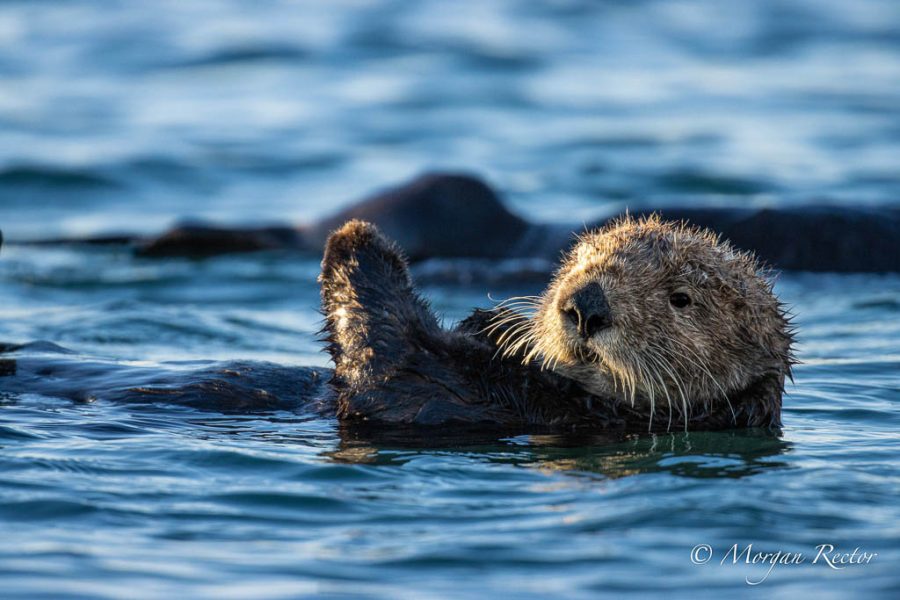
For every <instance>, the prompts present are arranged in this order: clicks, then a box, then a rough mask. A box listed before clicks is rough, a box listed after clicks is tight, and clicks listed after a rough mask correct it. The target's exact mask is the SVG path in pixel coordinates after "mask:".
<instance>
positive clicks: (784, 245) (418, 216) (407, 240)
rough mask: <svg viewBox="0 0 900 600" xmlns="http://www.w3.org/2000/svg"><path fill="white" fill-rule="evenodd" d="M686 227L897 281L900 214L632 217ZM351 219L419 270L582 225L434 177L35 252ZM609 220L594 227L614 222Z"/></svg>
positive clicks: (157, 253)
mask: <svg viewBox="0 0 900 600" xmlns="http://www.w3.org/2000/svg"><path fill="white" fill-rule="evenodd" d="M632 213H633V214H634V215H635V216H642V215H648V214H651V213H657V214H659V215H661V216H662V217H663V218H664V219H666V220H674V221H678V220H687V221H690V222H691V223H693V224H695V225H698V226H700V227H703V228H706V229H710V230H712V231H715V232H717V233H719V234H721V235H722V236H723V237H725V238H727V239H729V240H731V242H732V243H733V244H734V245H735V246H736V247H737V248H739V249H741V250H746V251H751V252H754V253H755V254H756V256H757V257H758V258H759V259H760V260H762V261H763V262H765V263H766V264H768V265H771V266H773V267H776V268H778V269H781V270H797V271H835V272H845V273H851V272H861V273H862V272H867V273H879V272H900V207H897V206H884V207H847V206H843V207H836V206H828V205H807V206H798V207H787V208H694V207H677V206H675V207H668V208H658V207H657V208H654V209H646V210H641V209H638V210H634V211H632ZM350 219H362V220H366V221H370V222H372V223H374V224H375V225H377V226H378V227H379V228H381V230H382V231H384V232H385V233H386V234H387V235H389V236H390V237H391V238H392V239H395V240H397V242H399V243H400V244H401V245H402V246H403V248H404V249H405V251H406V253H407V256H408V257H409V259H410V260H412V261H419V260H425V259H428V258H484V259H496V258H540V259H544V260H547V261H554V260H556V258H557V257H558V256H559V253H560V252H561V251H564V250H565V249H567V248H569V247H570V246H571V245H572V243H573V241H574V236H573V231H576V230H580V229H581V228H582V227H581V225H580V224H578V225H576V224H574V223H573V224H572V225H571V226H567V225H548V224H543V223H532V222H530V221H527V220H525V219H523V218H521V217H519V216H517V215H515V214H513V213H512V212H510V211H509V210H508V209H507V208H506V207H505V206H504V204H503V202H502V201H501V199H500V198H499V196H498V195H497V193H495V192H494V190H492V189H491V188H490V186H488V185H487V184H485V183H484V182H483V181H481V180H480V179H478V178H477V177H474V176H471V175H466V174H456V173H427V174H424V175H422V176H420V177H417V178H415V179H413V180H411V181H408V182H406V183H403V184H401V185H398V186H396V187H393V188H390V189H387V190H384V191H382V192H379V193H376V194H374V195H373V196H370V197H368V198H365V199H363V200H361V201H359V202H357V203H356V204H353V205H351V206H350V207H348V208H346V209H343V210H341V211H339V212H338V213H337V214H335V215H333V216H331V217H329V218H326V219H323V220H320V221H317V222H313V223H306V224H302V225H292V224H275V225H272V226H267V227H223V226H215V225H209V224H196V223H195V224H184V225H180V226H177V227H175V228H173V229H171V230H169V231H167V232H165V233H163V234H162V235H159V236H156V237H152V238H143V237H140V236H133V235H127V234H113V235H100V236H95V237H90V238H72V239H49V240H37V241H32V242H29V243H36V244H68V243H73V244H117V245H118V244H125V245H130V246H132V247H133V248H134V250H135V252H136V253H137V254H138V255H140V256H145V257H171V256H192V257H206V256H214V255H218V254H225V253H230V252H255V251H261V250H287V251H300V252H309V253H318V252H319V250H320V249H321V248H322V244H323V243H324V242H325V240H326V238H327V237H328V234H329V233H330V232H331V231H333V230H334V229H335V228H337V227H339V226H340V225H341V224H342V223H344V222H345V221H347V220H350ZM608 222H609V220H608V219H603V220H600V221H597V222H594V223H588V224H587V225H588V227H589V228H594V227H601V226H603V225H605V224H606V223H608Z"/></svg>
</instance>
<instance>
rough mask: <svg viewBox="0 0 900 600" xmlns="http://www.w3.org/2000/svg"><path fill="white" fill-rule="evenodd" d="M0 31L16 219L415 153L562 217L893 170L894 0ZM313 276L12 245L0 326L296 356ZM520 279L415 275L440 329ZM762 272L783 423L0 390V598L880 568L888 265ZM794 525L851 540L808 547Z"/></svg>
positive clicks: (268, 18)
mask: <svg viewBox="0 0 900 600" xmlns="http://www.w3.org/2000/svg"><path fill="white" fill-rule="evenodd" d="M0 47H2V48H3V52H2V53H0V133H2V138H0V139H2V143H0V225H2V228H3V231H4V233H5V235H6V237H7V238H8V239H12V240H15V239H27V238H34V237H49V236H53V235H63V234H65V235H69V234H88V233H102V232H107V231H121V230H125V231H135V232H153V231H157V230H159V229H161V228H163V227H165V226H167V225H169V224H171V223H172V222H173V221H175V220H177V219H181V218H187V217H201V218H210V219H215V220H217V221H219V222H226V223H247V222H268V221H291V222H297V221H306V220H312V219H315V218H317V217H318V216H321V215H324V214H327V213H329V212H331V211H333V210H335V209H336V208H338V207H339V206H341V205H344V204H346V203H348V202H352V201H353V200H355V199H356V198H358V197H360V196H362V195H365V194H367V193H370V192H372V191H373V190H376V189H378V188H380V187H382V186H384V185H390V184H394V183H396V182H398V181H400V180H402V179H404V178H406V177H409V176H411V175H413V174H415V173H417V172H419V171H421V170H423V169H427V168H442V169H451V168H452V169H466V170H470V171H473V172H476V173H479V174H482V175H483V176H485V177H486V178H487V179H488V180H489V181H491V182H492V184H493V185H495V186H496V187H497V188H498V189H499V190H501V191H502V193H503V194H504V197H505V198H506V199H507V200H508V201H509V203H510V204H511V206H513V208H514V209H515V210H516V211H518V212H520V213H521V214H524V215H526V216H529V217H531V218H533V219H536V220H538V219H539V220H554V221H561V222H573V223H574V222H577V221H579V220H581V219H591V218H593V217H596V216H598V215H601V214H606V213H609V212H613V211H617V210H620V209H622V208H623V207H625V206H630V207H636V206H659V205H664V204H667V203H669V204H671V203H685V202H690V203H695V204H704V205H731V206H734V205H748V204H753V205H788V204H792V205H798V204H799V205H802V204H803V203H806V202H812V201H815V202H827V203H833V204H837V205H850V204H852V203H867V204H874V205H881V204H888V203H895V202H897V199H898V198H900V160H898V158H897V157H898V156H900V128H898V123H900V83H898V82H900V8H898V5H897V4H896V3H893V2H889V1H884V2H875V1H859V2H854V3H845V2H837V1H831V0H828V1H821V0H820V1H817V2H800V1H787V0H785V1H775V0H770V1H765V2H762V1H761V2H754V3H741V4H740V5H738V4H737V3H727V4H726V3H718V2H713V1H712V0H706V1H700V0H695V1H692V2H680V3H662V2H627V3H625V2H621V3H620V2H610V3H602V4H597V3H589V2H583V3H582V2H578V1H574V0H572V1H563V0H559V1H556V2H552V3H547V4H545V5H541V6H538V5H537V4H536V3H532V2H527V1H524V0H522V1H503V2H491V3H488V2H471V3H445V2H438V1H433V2H424V3H419V4H417V5H416V6H415V7H411V6H410V5H409V4H408V3H402V2H394V3H370V2H363V1H353V2H350V1H348V2H330V3H328V5H327V7H326V6H325V5H323V4H321V3H289V2H256V3H252V4H248V3H239V2H227V1H222V2H206V1H195V2H190V3H185V2H175V1H172V2H165V1H162V2H152V3H151V2H146V3H136V2H115V1H112V0H109V1H106V0H93V1H69V2H63V1H58V2H51V1H44V2H26V1H19V2H17V1H7V2H4V3H2V4H0ZM317 270H318V267H317V258H316V257H314V256H298V255H284V254H259V255H249V256H240V257H222V258H216V259H212V260H207V261H200V262H195V261H188V260H175V259H173V260H164V261H155V260H140V259H135V258H133V257H131V256H130V255H128V254H127V253H125V252H124V251H122V250H120V249H116V248H99V249H98V248H93V249H78V248H43V249H41V248H34V247H27V246H16V245H8V246H7V247H5V248H4V249H3V253H2V255H0V281H2V285H0V341H10V342H13V341H14V342H25V341H31V340H50V341H53V342H56V343H58V344H61V345H63V346H65V347H67V348H70V349H73V350H75V351H76V352H78V353H80V354H81V355H83V356H85V357H100V358H104V359H111V360H119V361H122V362H128V363H129V364H138V365H146V366H151V367H152V366H153V365H154V364H156V363H159V362H163V361H181V360H200V359H212V360H238V359H240V360H270V361H274V362H277V363H279V364H284V365H319V366H325V365H327V361H326V357H325V355H324V354H323V353H322V352H321V351H320V350H319V346H318V344H317V343H316V342H315V332H316V330H317V329H318V327H319V315H318V314H317V312H316V304H317V289H316V285H315V275H316V274H317ZM539 287H540V285H539V284H534V283H525V282H523V283H522V284H521V285H515V284H513V285H510V286H508V287H498V286H494V287H489V286H485V285H479V284H478V283H473V284H471V285H467V286H461V285H449V284H446V285H437V284H435V285H432V286H430V287H427V288H426V289H425V293H426V295H427V296H428V297H429V298H430V299H432V301H433V302H434V304H435V307H436V309H437V310H438V311H439V312H440V313H441V314H443V315H444V316H445V318H446V319H447V321H449V322H452V321H454V320H456V319H459V318H461V317H463V316H464V315H465V314H466V313H467V311H468V310H469V309H470V308H471V307H472V306H476V305H479V306H486V305H489V304H490V301H489V300H488V298H487V294H488V293H490V294H491V295H492V297H495V298H498V297H503V296H505V295H509V294H519V293H529V292H534V291H536V290H537V289H539ZM777 290H778V292H779V294H780V295H781V297H782V298H783V299H784V300H785V301H786V302H787V303H788V304H790V305H791V306H792V307H793V311H794V312H795V313H796V315H797V323H798V327H799V332H800V335H799V344H798V353H799V356H800V358H801V359H802V360H803V364H801V365H799V366H798V367H797V369H796V373H795V375H796V383H795V385H791V386H790V387H789V389H788V392H789V395H788V396H787V398H786V405H785V412H784V423H785V426H784V430H783V431H782V433H781V434H780V435H771V434H763V433H760V432H755V431H739V432H724V433H703V434H696V433H691V434H685V433H674V434H671V435H658V436H653V437H636V438H630V439H627V440H624V441H610V440H604V439H601V438H595V439H579V440H567V439H562V438H557V437H553V436H533V437H516V438H511V439H501V440H490V439H487V440H462V441H460V440H455V441H454V440H442V441H443V442H444V443H443V444H441V443H439V442H441V440H438V441H432V442H433V443H432V444H430V447H424V444H423V443H422V442H421V441H416V440H407V441H406V443H404V441H403V440H396V441H393V442H378V443H376V442H372V441H367V440H361V439H354V438H353V437H352V436H349V435H347V434H346V433H345V432H342V431H340V429H339V428H338V427H337V424H336V423H335V422H334V421H331V420H327V419H317V418H314V417H312V416H310V415H306V414H303V413H296V414H295V413H272V414H258V415H243V416H242V415H227V414H222V413H216V412H204V411H200V410H195V409H188V408H184V407H181V408H179V407H175V406H156V407H147V406H134V405H122V404H111V403H104V402H102V401H100V402H96V403H91V404H73V403H70V402H67V401H63V400H60V399H57V398H51V397H44V396H40V395H36V394H17V395H9V394H6V395H3V396H2V397H0V446H2V452H0V528H2V529H0V532H2V535H0V580H2V584H3V595H4V597H21V596H41V597H48V598H63V597H172V596H177V597H184V596H207V597H238V598H244V597H273V598H282V597H297V596H304V595H307V596H326V597H328V596H330V597H343V596H356V595H368V596H372V597H383V598H397V597H410V598H412V597H415V598H420V597H467V598H481V597H485V596H494V597H518V598H545V597H573V598H579V597H585V598H586V597H594V596H597V595H609V596H615V597H619V596H622V595H625V594H627V593H629V592H630V593H631V594H633V595H638V596H641V595H655V596H658V595H660V594H661V593H666V594H671V595H674V596H691V597H695V598H696V597H719V596H721V595H722V594H724V593H727V594H735V595H750V594H760V595H762V594H764V595H767V596H771V597H787V596H790V597H795V596H798V595H802V596H805V595H809V594H812V593H814V594H816V595H817V597H820V598H828V597H845V596H847V595H850V593H851V592H856V593H860V592H864V593H865V594H866V595H867V596H870V597H879V596H880V597H896V596H897V594H898V592H900V577H898V576H897V574H896V564H897V561H898V559H900V547H898V543H897V539H898V534H900V509H898V507H897V497H898V492H900V464H898V452H897V450H898V443H897V442H898V438H900V436H898V425H900V407H898V398H900V394H898V391H900V369H898V366H900V319H898V314H900V277H898V276H896V275H891V276H834V275H809V274H784V275H782V277H781V278H780V280H779V282H778V286H777ZM700 544H709V545H710V546H711V547H712V549H713V552H714V558H713V560H712V561H711V562H710V563H708V564H705V565H695V564H693V563H692V562H691V550H692V548H694V547H696V546H698V545H700ZM733 544H738V545H739V550H742V549H743V548H744V547H746V546H747V545H748V544H753V548H754V551H765V552H776V551H782V552H802V553H804V554H805V555H806V556H807V558H806V562H805V563H804V564H801V565H779V566H777V567H776V568H774V570H773V571H772V573H771V574H770V575H769V576H768V578H766V580H765V581H764V582H763V583H760V584H759V585H757V586H749V585H747V583H746V582H745V579H746V578H749V579H750V580H751V581H758V580H759V579H761V578H762V577H763V576H764V575H765V573H766V571H767V570H768V566H767V565H746V564H739V565H734V564H731V561H730V559H727V560H726V562H725V564H720V560H721V559H722V558H723V556H725V553H726V552H727V551H728V550H729V549H730V548H731V547H732V545H733ZM819 544H832V545H834V546H835V547H836V548H837V549H839V550H842V551H844V552H852V551H853V550H854V548H857V547H858V548H860V550H861V551H865V552H870V553H878V556H877V557H875V558H874V560H872V561H871V562H869V563H868V564H860V565H851V566H848V567H847V568H846V569H843V570H833V569H830V568H829V567H827V565H824V564H822V562H821V561H819V562H818V563H817V564H811V562H812V559H813V558H814V557H815V555H816V549H815V548H816V546H817V545H819ZM699 552H702V550H700V551H699Z"/></svg>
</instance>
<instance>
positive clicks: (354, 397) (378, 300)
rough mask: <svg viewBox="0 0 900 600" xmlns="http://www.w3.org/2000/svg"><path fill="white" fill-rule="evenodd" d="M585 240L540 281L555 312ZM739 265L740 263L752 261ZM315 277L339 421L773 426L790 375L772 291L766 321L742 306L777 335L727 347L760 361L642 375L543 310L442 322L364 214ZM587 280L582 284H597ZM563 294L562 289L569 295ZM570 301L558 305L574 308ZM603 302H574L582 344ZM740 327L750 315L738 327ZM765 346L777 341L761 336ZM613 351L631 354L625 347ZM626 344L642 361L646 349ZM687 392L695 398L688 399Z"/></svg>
mask: <svg viewBox="0 0 900 600" xmlns="http://www.w3.org/2000/svg"><path fill="white" fill-rule="evenodd" d="M706 243H707V244H712V240H711V239H707V240H706ZM582 250H583V248H581V247H579V248H576V249H575V250H574V251H573V253H574V254H573V256H574V258H573V257H570V259H569V261H568V262H567V263H566V264H565V265H564V267H563V271H561V274H560V275H558V277H557V279H556V282H555V284H554V285H553V286H551V288H550V290H549V291H548V295H549V296H550V297H551V304H553V307H554V310H555V309H556V308H560V306H558V305H559V304H560V300H559V295H560V287H559V282H560V281H562V280H565V281H568V282H569V283H571V281H569V279H568V278H567V277H568V275H567V274H571V272H572V271H573V267H575V268H579V267H582V266H585V265H584V264H583V263H584V261H583V260H581V259H579V258H578V254H577V253H578V252H580V251H582ZM727 250H728V249H725V250H724V251H727ZM573 261H574V262H573ZM747 261H749V259H747V260H745V262H744V263H742V267H748V266H749V265H750V263H749V262H747ZM588 266H592V267H594V266H595V265H588ZM632 266H635V265H632ZM576 270H577V269H576ZM743 275H744V274H743V272H742V273H740V276H743ZM580 276H582V277H584V273H581V274H580ZM588 279H590V278H588ZM320 282H321V285H322V307H323V312H324V313H325V330H324V333H325V338H326V341H327V343H328V352H329V353H330V354H331V357H332V359H333V361H334V365H335V370H334V373H333V376H332V379H331V381H330V383H329V385H330V387H331V389H332V391H333V393H334V394H335V396H336V406H337V415H338V417H339V418H340V419H342V420H344V421H351V422H376V423H394V424H404V425H408V424H417V425H449V424H481V425H494V426H502V427H516V428H518V427H549V428H555V429H579V428H589V429H608V428H622V429H644V430H647V429H650V430H660V429H662V430H666V429H672V428H676V427H677V428H685V429H724V428H729V427H754V426H777V425H779V424H780V417H781V396H782V392H783V384H784V377H785V376H786V375H789V373H790V364H791V357H790V348H789V347H790V335H789V333H788V332H787V330H786V327H787V323H786V321H784V319H783V318H782V315H781V313H780V311H779V309H778V305H777V302H776V301H774V299H773V300H772V304H771V306H768V307H767V309H772V310H774V311H775V313H773V315H767V316H771V317H773V319H774V320H773V321H772V322H771V323H767V324H766V325H759V324H756V323H755V322H752V323H751V322H750V321H749V319H750V313H748V314H747V315H746V318H747V319H748V323H749V325H750V326H751V327H752V326H757V327H760V328H764V327H766V326H768V325H771V326H772V327H773V328H774V329H773V331H772V332H769V331H768V330H766V331H763V332H762V333H766V334H768V333H771V334H772V336H773V337H772V338H771V339H768V338H766V339H762V338H760V339H759V340H757V339H755V338H754V339H753V340H750V341H746V342H744V343H743V345H741V344H740V343H738V345H737V346H736V348H737V349H736V350H735V352H736V353H737V356H736V360H737V361H738V362H739V361H740V360H741V359H743V358H746V359H748V360H755V359H757V358H759V357H760V356H762V355H765V356H767V357H769V360H766V361H765V362H764V364H761V365H759V366H757V367H754V366H752V365H740V368H739V369H738V368H737V365H736V364H732V363H729V364H727V365H724V366H723V368H722V369H721V370H720V371H721V372H718V371H716V370H713V371H710V368H711V365H706V364H703V365H702V366H699V367H696V368H695V369H694V371H688V372H686V373H681V374H680V375H679V374H677V373H675V372H670V371H668V370H666V369H667V367H666V366H665V365H663V364H662V363H661V362H655V363H653V364H654V365H655V370H654V371H653V376H652V377H651V376H650V375H649V374H648V373H649V372H648V371H640V372H638V373H634V372H629V373H628V374H627V375H622V376H621V377H619V376H617V375H616V372H615V368H614V367H611V366H610V364H608V363H607V364H604V363H603V362H602V360H599V359H598V360H591V359H587V358H586V354H588V353H590V354H592V355H593V356H595V357H597V356H598V352H597V349H596V348H594V349H591V348H590V347H588V346H586V345H573V344H572V343H571V341H569V340H565V339H563V337H564V336H565V335H570V334H571V333H572V332H571V331H570V330H571V329H572V327H571V325H572V323H570V325H564V323H565V321H560V320H559V319H557V323H558V325H557V327H556V330H554V329H553V327H552V326H550V325H548V323H549V317H546V311H545V313H544V316H543V317H542V318H541V319H539V320H536V321H535V320H531V319H528V318H527V317H525V316H523V315H521V314H518V313H516V312H514V311H509V310H507V309H503V308H501V309H498V310H495V311H487V312H486V311H476V313H474V314H473V315H472V316H471V317H470V318H469V319H467V320H465V321H463V322H462V323H461V324H460V326H459V327H457V328H456V329H454V330H445V329H442V328H441V327H440V325H439V324H438V321H437V319H436V317H435V316H434V314H433V313H432V312H431V310H430V309H429V307H428V305H427V303H426V302H425V301H424V300H422V298H421V297H419V295H418V294H417V293H416V292H415V290H414V289H413V285H412V281H411V279H410V276H409V272H408V269H407V265H406V262H405V261H404V259H403V258H402V256H401V254H400V252H399V250H398V249H397V248H396V247H395V246H394V245H393V244H392V243H391V242H389V241H388V240H386V239H385V238H384V237H382V236H381V234H380V233H379V232H378V231H377V229H376V228H375V227H374V226H373V225H371V224H368V223H364V222H360V221H351V222H349V223H347V224H346V225H344V226H343V227H342V228H341V229H339V230H337V231H336V232H335V233H334V234H332V235H331V237H330V238H329V239H328V242H327V244H326V248H325V256H324V259H323V261H322V275H321V277H320ZM719 283H721V282H719ZM750 283H752V284H754V285H756V284H757V282H756V281H755V280H754V281H751V282H750ZM584 289H587V290H588V293H590V292H591V290H592V289H593V288H590V287H587V288H584ZM579 291H583V290H582V289H581V288H580V289H579ZM766 292H768V293H769V294H770V290H769V288H765V292H762V291H761V292H760V294H761V296H760V297H761V298H767V297H766V295H765V294H766ZM570 300H571V299H570V298H568V297H566V299H565V302H569V301H570ZM756 300H758V298H756ZM565 302H563V305H562V306H561V308H562V312H563V313H565V311H566V310H569V309H568V308H566V306H567V305H566V304H565ZM606 303H607V301H606V299H605V298H603V299H600V298H599V297H596V295H595V297H593V298H588V299H586V300H585V301H584V302H582V309H583V310H584V311H585V314H584V315H582V316H581V317H583V319H584V321H585V322H584V323H579V324H577V327H576V329H583V330H584V331H583V332H582V334H583V337H584V339H583V340H582V341H589V340H590V338H591V337H592V336H593V335H594V334H596V333H597V331H590V329H591V327H588V325H587V323H588V322H590V320H591V319H594V318H599V319H603V318H612V317H609V315H605V316H604V315H601V316H598V315H597V314H591V315H588V314H586V313H587V311H594V312H595V313H598V314H599V313H600V312H604V311H606V310H607V308H608V307H606V308H604V307H605V305H606ZM548 306H549V305H548ZM545 308H546V310H547V311H549V310H550V309H549V308H547V307H545ZM754 310H755V307H754ZM607 312H608V311H607ZM735 316H737V315H735ZM581 317H579V318H581ZM529 324H530V325H529ZM595 325H597V323H595ZM645 325H647V326H649V325H650V324H645ZM741 325H747V323H745V324H742V323H737V324H736V327H737V328H738V329H740V327H741ZM597 326H598V327H599V325H597ZM541 328H543V329H541ZM526 330H527V331H528V332H529V333H528V334H527V335H524V336H523V332H525V331H526ZM661 331H665V328H662V329H661ZM587 334H590V335H587ZM534 335H538V336H539V337H540V336H543V339H538V338H535V337H534ZM554 336H555V337H554ZM579 339H580V338H579ZM713 341H715V340H713ZM766 343H769V344H773V345H777V348H776V347H773V348H766V347H762V346H760V344H763V346H764V345H765V344H766ZM548 344H549V345H550V346H549V347H548ZM758 346H759V347H758ZM750 347H752V348H753V349H754V350H758V352H757V351H754V352H751V351H750V349H749V348H750ZM548 348H552V349H548ZM741 348H743V349H745V350H746V352H745V353H744V354H741V353H740V349H741ZM618 351H619V352H620V353H627V352H628V350H627V348H624V347H620V348H618ZM554 352H557V353H558V354H559V353H561V354H565V355H566V356H560V355H556V354H554ZM632 353H633V354H634V356H636V357H637V356H639V355H640V353H641V349H640V348H634V349H632ZM653 360H655V361H662V360H663V358H659V357H658V358H654V359H653ZM677 366H678V368H681V369H682V370H683V369H684V368H685V365H684V364H679V365H677ZM695 366H696V365H695ZM628 368H629V367H627V366H623V367H621V369H624V370H627V369H628ZM671 368H672V369H674V368H675V365H673V366H672V367H671ZM729 369H730V370H729ZM713 373H716V374H717V375H718V376H721V377H724V379H725V381H724V383H718V382H716V381H712V380H711V379H710V378H712V377H715V376H716V375H714V374H713ZM685 378H688V379H689V380H686V379H685ZM691 378H693V379H691ZM729 378H730V379H729ZM692 383H694V384H698V385H699V387H698V386H697V385H695V386H692V385H691V384H692ZM628 385H630V388H629V387H628ZM723 385H724V386H729V387H728V388H727V389H726V388H725V387H723ZM670 386H671V387H670ZM676 388H677V390H678V391H676ZM686 389H688V390H691V391H690V392H685V390H686ZM670 391H671V394H670V393H669V392H670ZM691 393H695V394H698V395H697V396H696V397H693V396H689V395H686V394H691ZM676 394H680V396H679V395H676ZM663 397H665V398H666V399H667V400H668V401H667V402H663ZM657 398H658V400H659V401H658V402H655V401H654V400H656V399H657ZM673 398H676V399H677V400H678V401H679V402H680V404H677V405H676V402H675V400H673ZM648 399H649V400H650V402H649V403H648V402H647V400H648ZM664 413H665V417H666V418H662V416H663V414H664Z"/></svg>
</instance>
